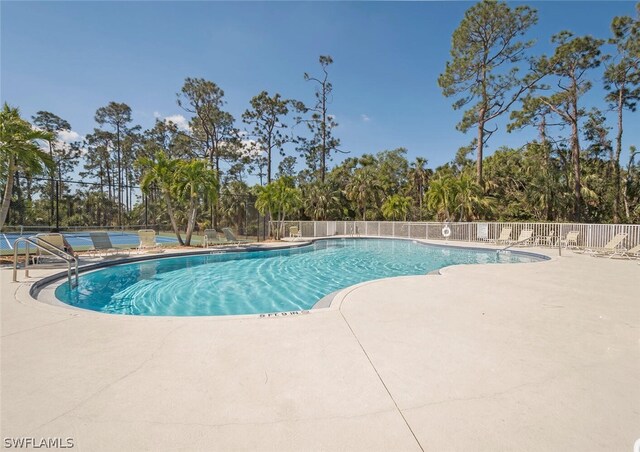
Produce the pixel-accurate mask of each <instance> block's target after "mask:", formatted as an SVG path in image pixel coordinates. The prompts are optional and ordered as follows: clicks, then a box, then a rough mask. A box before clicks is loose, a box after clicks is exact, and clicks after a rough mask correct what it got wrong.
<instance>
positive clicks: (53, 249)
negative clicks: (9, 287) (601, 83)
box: [13, 237, 78, 287]
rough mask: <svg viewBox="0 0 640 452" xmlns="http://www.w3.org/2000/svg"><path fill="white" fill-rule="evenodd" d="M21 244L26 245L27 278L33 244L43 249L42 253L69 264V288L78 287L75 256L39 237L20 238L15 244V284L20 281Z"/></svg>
mask: <svg viewBox="0 0 640 452" xmlns="http://www.w3.org/2000/svg"><path fill="white" fill-rule="evenodd" d="M21 242H23V243H25V244H26V247H25V257H26V259H25V262H24V276H25V278H28V277H29V245H30V244H31V245H33V246H35V247H36V248H38V249H41V250H42V251H45V252H47V253H49V254H51V255H52V256H54V257H57V258H60V259H62V260H63V261H65V262H66V263H67V278H68V279H69V287H75V286H77V285H78V259H76V258H75V257H74V256H73V255H71V254H69V253H67V252H66V251H65V250H63V249H61V248H58V247H57V246H55V245H54V244H52V243H49V242H47V241H46V240H44V239H42V238H38V237H19V238H18V239H17V240H16V241H15V242H13V282H17V281H18V244H19V243H21ZM44 244H46V245H44ZM71 264H73V265H74V269H75V284H73V280H72V278H71Z"/></svg>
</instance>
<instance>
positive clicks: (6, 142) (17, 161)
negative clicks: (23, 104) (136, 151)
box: [0, 103, 54, 229]
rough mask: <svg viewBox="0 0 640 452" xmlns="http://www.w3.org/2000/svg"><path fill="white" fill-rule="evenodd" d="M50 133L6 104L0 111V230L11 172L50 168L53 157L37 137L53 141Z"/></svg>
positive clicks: (9, 188) (11, 179)
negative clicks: (1, 185) (1, 191)
mask: <svg viewBox="0 0 640 452" xmlns="http://www.w3.org/2000/svg"><path fill="white" fill-rule="evenodd" d="M53 138H54V137H53V134H51V133H50V132H46V131H43V130H36V129H34V128H33V127H31V124H29V123H28V122H27V121H25V120H24V119H22V118H21V117H20V111H19V110H18V109H17V108H12V107H10V106H9V105H8V104H7V103H5V104H4V106H3V107H2V111H1V112H0V168H2V169H3V170H5V168H6V170H5V171H6V174H3V176H6V177H3V178H2V179H4V181H5V186H4V197H3V198H2V207H1V208H0V229H1V228H2V226H4V222H5V220H6V219H7V214H8V213H9V205H10V204H11V196H12V193H13V185H14V175H15V172H16V171H17V170H18V169H19V168H20V169H23V170H28V171H31V172H32V173H42V172H43V171H44V169H45V167H48V168H49V169H51V168H52V167H53V160H52V159H51V157H49V156H48V155H47V154H46V153H45V152H43V151H42V150H41V149H40V145H39V143H38V140H44V141H50V140H53Z"/></svg>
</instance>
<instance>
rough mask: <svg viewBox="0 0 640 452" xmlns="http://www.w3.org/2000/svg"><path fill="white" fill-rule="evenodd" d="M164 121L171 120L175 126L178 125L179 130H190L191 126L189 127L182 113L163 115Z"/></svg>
mask: <svg viewBox="0 0 640 452" xmlns="http://www.w3.org/2000/svg"><path fill="white" fill-rule="evenodd" d="M164 121H165V122H169V121H171V122H172V123H174V124H175V125H176V126H178V129H180V130H184V131H189V130H191V127H189V121H188V120H187V118H185V117H184V116H182V115H171V116H165V117H164Z"/></svg>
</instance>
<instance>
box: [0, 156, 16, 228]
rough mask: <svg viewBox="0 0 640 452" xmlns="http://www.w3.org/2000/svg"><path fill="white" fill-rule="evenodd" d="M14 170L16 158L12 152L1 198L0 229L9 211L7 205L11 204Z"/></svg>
mask: <svg viewBox="0 0 640 452" xmlns="http://www.w3.org/2000/svg"><path fill="white" fill-rule="evenodd" d="M15 171H16V158H15V156H14V155H13V154H9V165H8V168H7V185H5V187H4V196H3V198H2V209H0V229H2V227H3V226H4V222H5V220H6V219H7V214H8V213H9V205H10V204H11V194H12V190H13V175H14V173H15Z"/></svg>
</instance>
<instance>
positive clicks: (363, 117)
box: [360, 113, 371, 122]
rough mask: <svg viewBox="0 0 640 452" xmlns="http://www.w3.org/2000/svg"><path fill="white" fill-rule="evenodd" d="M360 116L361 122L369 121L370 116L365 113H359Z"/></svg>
mask: <svg viewBox="0 0 640 452" xmlns="http://www.w3.org/2000/svg"><path fill="white" fill-rule="evenodd" d="M360 118H361V119H362V121H363V122H369V121H371V118H370V117H368V116H367V115H365V114H364V113H363V114H361V115H360Z"/></svg>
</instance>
